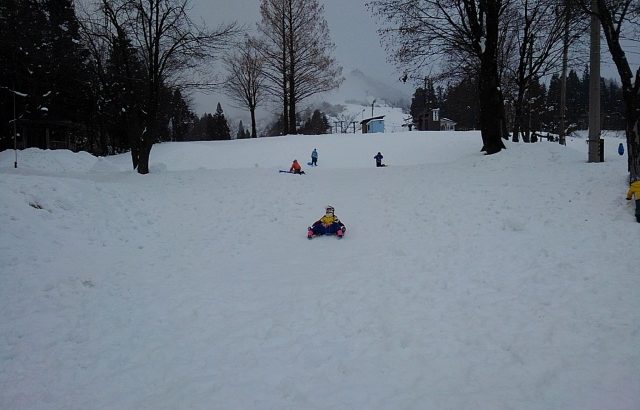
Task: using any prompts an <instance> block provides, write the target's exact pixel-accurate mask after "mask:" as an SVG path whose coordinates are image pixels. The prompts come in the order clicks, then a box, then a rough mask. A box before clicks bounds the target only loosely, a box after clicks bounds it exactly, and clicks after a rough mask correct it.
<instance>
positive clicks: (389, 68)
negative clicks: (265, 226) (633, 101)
mask: <svg viewBox="0 0 640 410" xmlns="http://www.w3.org/2000/svg"><path fill="white" fill-rule="evenodd" d="M319 1H320V3H321V4H323V5H324V18H325V19H326V20H327V23H328V25H329V30H330V35H331V38H332V40H333V42H334V43H335V45H336V49H335V54H334V56H335V57H336V59H337V60H338V62H339V64H341V65H342V66H343V68H344V73H348V72H350V71H351V70H353V69H355V68H358V69H360V70H361V71H362V72H364V73H365V74H366V75H367V76H369V77H372V78H374V79H376V80H380V81H383V82H385V83H387V84H389V85H392V86H395V85H397V86H398V87H399V88H400V87H401V85H400V83H399V81H398V78H399V77H400V73H398V72H397V71H396V70H395V68H394V67H393V65H392V64H389V63H387V61H386V55H387V53H386V52H385V50H384V48H383V47H382V46H381V45H380V38H379V36H378V34H377V32H376V28H377V26H378V22H377V21H376V20H375V18H374V17H373V16H372V15H371V12H370V11H369V10H368V9H367V8H366V6H365V3H366V2H367V1H368V0H319ZM191 4H192V6H193V10H192V15H193V16H194V17H195V19H198V18H202V20H204V22H205V23H206V24H207V25H208V26H209V27H215V26H217V25H218V24H222V23H228V22H231V21H237V22H238V23H240V24H244V25H245V26H246V27H247V28H248V29H249V31H250V32H252V33H254V34H255V32H256V23H257V22H258V21H259V19H260V12H259V4H260V0H191ZM583 41H584V48H585V50H587V49H588V41H589V40H588V36H585V38H584V40H583ZM628 51H629V54H628V57H629V60H630V63H631V65H632V68H634V67H637V64H638V63H639V62H640V51H639V49H638V45H637V44H635V45H633V47H630V49H629V50H628ZM601 55H602V66H601V74H602V76H603V77H606V78H615V79H616V80H618V82H619V77H618V74H617V71H616V70H615V67H614V65H613V63H612V62H611V59H610V56H609V51H608V49H607V47H606V44H605V43H603V44H602V47H601ZM583 67H584V66H581V67H574V68H575V69H576V70H577V71H578V73H579V74H581V73H582V69H583ZM218 68H219V69H221V68H222V67H218ZM402 88H403V89H407V88H408V87H407V86H405V87H402ZM409 94H410V93H409ZM193 100H194V105H195V106H194V107H193V108H194V110H195V111H196V112H197V113H198V114H202V113H203V112H205V111H206V112H213V111H215V104H216V103H217V102H218V101H222V102H223V109H224V110H225V112H234V111H235V112H238V111H237V110H235V109H233V108H232V107H229V105H228V103H227V104H225V102H226V101H227V100H228V99H227V98H226V97H225V96H224V95H222V94H213V95H206V96H203V95H202V94H194V96H193Z"/></svg>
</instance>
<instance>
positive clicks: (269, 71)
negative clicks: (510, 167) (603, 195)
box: [0, 0, 640, 179]
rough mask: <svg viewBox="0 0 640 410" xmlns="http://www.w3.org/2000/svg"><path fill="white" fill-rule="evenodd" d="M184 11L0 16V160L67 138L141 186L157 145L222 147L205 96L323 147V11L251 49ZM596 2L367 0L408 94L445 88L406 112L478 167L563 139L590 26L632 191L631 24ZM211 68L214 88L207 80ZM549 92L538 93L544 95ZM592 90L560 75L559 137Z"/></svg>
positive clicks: (175, 0)
mask: <svg viewBox="0 0 640 410" xmlns="http://www.w3.org/2000/svg"><path fill="white" fill-rule="evenodd" d="M189 1H190V0H145V1H142V0H96V2H95V3H96V4H97V8H96V9H94V10H90V11H85V10H80V11H79V10H77V9H76V7H75V6H76V4H75V3H74V2H73V1H72V0H6V1H3V2H2V3H0V23H1V24H0V42H2V44H0V45H1V47H0V79H1V80H0V120H1V121H2V124H4V126H2V127H0V148H7V147H10V145H11V142H12V140H13V132H15V129H16V128H18V127H20V128H21V132H27V131H28V132H29V133H31V135H30V138H32V139H33V138H34V137H37V138H41V139H44V138H46V139H47V142H49V139H55V138H56V136H57V135H58V134H64V135H65V136H66V138H67V140H68V141H71V142H72V144H71V145H73V146H75V147H76V148H77V149H84V150H87V151H89V152H92V153H96V154H100V155H108V154H112V153H119V152H126V151H129V152H131V158H132V164H133V167H134V168H135V169H137V170H138V172H140V173H143V174H144V173H147V172H148V161H149V155H150V151H151V147H152V145H153V144H154V143H155V142H158V141H165V140H174V141H180V140H194V139H227V138H231V131H230V129H229V128H230V127H229V125H228V123H227V122H226V119H225V118H224V114H223V112H222V107H221V106H220V105H219V104H218V107H217V108H216V112H215V114H204V115H203V116H201V117H198V116H197V115H195V114H194V113H193V112H192V110H191V108H190V107H189V101H188V100H187V98H185V97H184V95H185V94H186V91H188V90H191V89H203V88H205V89H206V88H209V89H211V88H214V87H215V88H218V89H222V90H224V92H225V93H227V95H228V96H229V97H230V98H231V99H232V100H233V101H234V102H235V103H236V104H237V105H238V106H239V107H241V108H246V109H247V111H249V112H250V114H251V125H250V126H249V127H248V129H247V130H246V131H245V129H244V125H243V124H242V125H241V124H238V126H237V127H236V129H237V133H235V130H234V133H235V137H239V138H243V137H247V134H248V135H249V136H251V137H257V136H258V131H257V126H256V120H255V110H256V108H257V107H258V105H259V104H265V103H267V102H270V103H272V104H276V105H278V106H279V107H280V108H279V109H278V110H277V111H279V113H278V114H277V115H276V120H275V121H274V122H273V123H272V124H271V125H270V126H269V127H265V129H266V131H265V132H264V134H266V135H282V134H295V133H305V132H311V131H310V130H314V131H313V132H318V133H319V132H321V131H323V130H324V131H323V132H326V130H327V121H326V116H324V115H323V114H322V113H318V114H315V113H312V112H311V111H308V112H307V113H301V109H300V107H301V103H302V102H304V101H305V99H307V98H308V97H310V96H312V95H314V94H316V93H319V92H323V91H328V90H331V89H333V88H335V87H337V86H339V84H340V83H341V82H342V81H343V78H342V76H341V71H342V68H341V67H340V66H339V65H338V64H337V62H336V61H335V59H334V58H333V56H332V52H333V50H334V48H335V46H334V44H333V43H332V42H331V39H330V36H329V31H328V26H327V23H326V21H325V19H324V17H323V13H324V10H323V6H322V5H320V4H319V2H318V1H317V0H260V4H259V5H260V21H259V22H258V24H257V28H258V30H257V34H256V35H255V36H249V35H246V34H245V36H244V37H242V38H241V34H242V33H243V31H244V30H243V28H241V27H238V26H237V25H236V23H234V22H231V23H228V24H222V25H220V26H218V27H216V28H214V29H209V28H207V27H206V26H203V25H198V24H196V23H195V22H194V21H193V20H192V19H191V18H190V16H189V14H188V10H189V6H190V3H189ZM596 2H597V5H598V8H597V9H595V10H592V9H591V2H590V1H589V2H587V1H586V0H573V1H572V2H564V3H562V4H559V3H557V2H551V1H549V0H482V1H480V0H461V1H460V2H459V4H458V5H457V6H456V4H457V3H456V4H453V3H451V2H448V1H446V0H418V1H412V2H395V1H393V0H373V1H370V2H369V3H368V8H369V9H370V10H371V11H372V12H373V13H374V15H376V16H378V17H379V18H380V20H381V24H380V29H379V32H380V34H381V37H382V39H383V42H384V43H385V44H386V45H387V49H388V51H389V54H390V58H392V59H393V60H394V61H395V62H396V64H397V66H398V68H400V69H401V70H404V72H405V73H406V74H405V75H404V80H405V81H406V80H407V78H412V79H413V80H414V81H416V82H417V83H421V81H422V79H423V78H425V76H424V73H425V72H429V73H432V72H433V71H434V70H435V71H436V73H435V74H429V76H428V77H429V78H430V79H434V78H435V79H437V80H438V83H439V84H444V83H447V82H448V84H449V85H448V86H447V87H446V88H444V89H443V88H436V89H432V84H431V83H430V84H429V87H426V85H427V83H426V82H425V87H419V88H418V89H417V90H416V93H415V94H414V99H413V104H412V107H411V110H412V112H413V113H416V112H418V111H419V110H420V108H422V109H423V110H424V109H426V108H427V107H428V106H429V105H430V104H437V105H439V106H440V107H441V109H442V112H441V113H442V115H443V116H444V115H446V116H450V117H452V118H453V119H455V120H456V121H457V122H458V123H459V126H460V127H461V128H479V129H480V130H481V131H482V144H483V147H482V149H483V151H485V152H486V153H487V154H492V153H495V152H498V151H500V150H501V149H503V148H504V144H503V143H502V141H501V140H502V139H504V138H509V137H511V138H513V139H514V140H516V141H517V140H519V138H522V139H523V140H524V141H525V142H526V141H528V139H529V133H530V131H531V129H532V128H533V129H548V130H554V129H558V128H559V129H560V130H561V131H564V130H565V129H566V128H568V127H567V125H566V124H565V125H564V127H563V126H562V125H561V124H560V123H559V119H558V112H562V110H563V107H559V105H560V102H559V98H558V88H559V76H558V74H557V73H558V72H559V67H562V71H563V72H567V71H568V70H566V66H567V64H566V58H565V59H564V60H563V58H562V56H566V55H567V52H568V50H569V49H570V47H573V46H575V45H577V44H579V43H578V40H579V39H582V38H584V35H585V31H586V25H585V24H584V23H585V21H587V20H588V19H585V16H589V15H591V16H595V17H597V18H598V20H599V21H600V23H601V25H602V28H603V34H604V38H605V40H606V41H607V46H608V49H609V51H610V53H611V56H612V58H613V60H614V64H615V65H616V68H617V70H618V73H619V74H620V82H621V85H620V86H618V85H617V84H618V83H617V82H616V81H609V80H607V81H602V84H603V88H602V89H603V92H602V94H603V98H604V100H603V101H604V103H603V107H605V109H604V110H603V119H604V127H605V128H606V127H619V126H622V125H624V128H625V130H626V133H627V144H628V153H629V171H630V173H631V176H632V178H634V179H638V178H640V155H638V154H639V147H640V143H639V141H638V138H639V136H638V119H639V118H640V92H639V91H640V71H638V72H636V74H635V77H634V73H633V72H632V71H631V69H630V66H629V63H628V61H627V59H626V56H625V54H624V50H623V48H622V46H621V42H620V40H621V38H624V36H625V33H626V30H627V29H628V28H629V27H631V28H633V27H634V25H633V24H629V23H634V22H638V19H640V8H638V7H636V6H637V5H635V3H634V1H633V0H616V1H613V0H596ZM78 15H79V16H80V17H78ZM626 35H627V37H629V34H626ZM583 43H584V42H583ZM443 57H444V58H443ZM442 61H444V62H445V63H444V64H443V63H442ZM436 62H438V63H437V64H436ZM218 63H219V64H218ZM219 65H221V66H223V67H224V68H225V69H226V72H227V75H226V76H225V77H224V78H223V79H217V78H216V77H215V76H214V75H213V74H212V72H211V71H210V70H206V68H207V67H212V66H216V67H217V66H219ZM549 77H550V78H551V81H550V83H549V85H548V86H547V85H545V84H542V83H541V82H540V79H541V78H549ZM444 80H446V81H444ZM586 84H588V72H583V73H582V76H581V77H579V76H578V74H577V73H576V72H575V71H573V70H571V71H568V75H567V95H568V100H567V104H566V108H564V110H565V111H564V114H565V115H564V116H562V119H563V121H564V120H566V121H567V123H568V124H572V125H574V126H578V127H581V126H583V123H584V121H585V119H584V112H585V111H586V110H585V106H586V91H585V88H586ZM559 108H560V109H559ZM14 110H15V113H14ZM314 116H315V119H314ZM14 117H15V118H16V119H17V120H15V121H14ZM322 117H325V118H324V120H323V119H322ZM305 121H306V122H305ZM621 121H624V124H622V123H621ZM312 122H313V124H314V125H312ZM14 127H15V128H14ZM44 129H46V130H47V131H46V133H45V132H44V131H43V130H44ZM35 134H38V135H35ZM22 137H24V135H22ZM37 138H36V139H37Z"/></svg>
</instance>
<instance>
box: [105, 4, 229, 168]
mask: <svg viewBox="0 0 640 410" xmlns="http://www.w3.org/2000/svg"><path fill="white" fill-rule="evenodd" d="M101 9H102V12H103V14H104V16H105V17H106V18H107V20H108V22H109V23H110V25H111V27H112V29H113V31H114V32H116V33H118V34H119V36H120V37H121V38H126V39H128V40H129V41H131V43H132V45H133V47H134V48H135V50H137V52H138V53H139V57H140V58H141V60H142V62H143V65H144V67H145V78H144V82H145V89H146V91H145V95H144V102H145V103H144V107H142V108H141V113H140V115H141V118H142V121H143V124H144V128H143V131H142V132H141V133H139V135H138V136H137V137H136V138H135V140H134V141H132V142H133V144H132V145H131V156H132V162H133V167H134V169H136V168H137V170H138V172H139V173H140V174H147V173H149V155H150V153H151V147H152V146H153V143H154V142H155V139H156V138H157V133H158V129H159V123H158V113H159V104H160V90H161V87H162V86H164V85H168V84H172V83H182V84H185V85H191V86H195V87H197V86H202V85H203V84H201V83H193V82H191V83H189V81H187V80H185V79H184V78H182V77H181V75H182V74H183V73H185V72H188V71H189V70H191V69H195V68H197V67H198V66H199V65H200V64H201V63H202V62H204V61H206V60H208V59H211V58H213V57H214V56H215V55H217V53H218V52H220V51H221V50H223V49H224V48H225V47H226V46H227V44H228V41H229V40H231V38H232V37H233V36H235V35H236V34H237V33H238V29H237V26H236V24H235V23H230V24H226V25H222V26H219V27H218V28H216V29H215V30H209V29H207V28H206V27H204V26H199V25H197V24H195V23H194V22H193V21H192V20H191V19H190V18H189V15H188V11H189V0H102V3H101Z"/></svg>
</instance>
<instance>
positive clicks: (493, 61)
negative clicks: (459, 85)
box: [479, 0, 505, 155]
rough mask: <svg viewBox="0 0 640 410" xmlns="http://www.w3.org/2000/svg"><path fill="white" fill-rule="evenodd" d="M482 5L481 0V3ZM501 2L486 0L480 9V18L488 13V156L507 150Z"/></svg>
mask: <svg viewBox="0 0 640 410" xmlns="http://www.w3.org/2000/svg"><path fill="white" fill-rule="evenodd" d="M481 4H482V3H481ZM500 7H501V2H500V1H499V0H486V1H485V2H484V4H483V8H484V10H483V9H481V10H480V19H481V20H482V14H483V13H484V14H485V21H486V38H485V44H484V51H483V52H482V54H481V57H480V79H479V97H480V130H481V133H482V144H483V151H485V152H486V154H487V155H491V154H495V153H497V152H500V151H501V150H503V149H505V146H504V143H503V142H502V131H503V129H502V122H503V120H504V100H503V99H502V92H501V91H500V76H499V75H498V58H497V55H498V24H499V21H498V19H499V15H500Z"/></svg>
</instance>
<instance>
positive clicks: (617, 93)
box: [410, 67, 625, 134]
mask: <svg viewBox="0 0 640 410" xmlns="http://www.w3.org/2000/svg"><path fill="white" fill-rule="evenodd" d="M589 81H590V79H589V69H588V67H585V68H584V70H583V71H582V74H580V75H578V73H577V72H576V71H575V70H573V69H571V70H569V73H568V75H567V80H566V90H567V97H566V98H567V110H566V113H565V123H566V126H567V128H568V129H569V132H571V131H573V130H585V129H587V128H588V125H589V119H588V114H589ZM426 83H427V87H426V88H425V87H424V86H423V87H418V88H416V91H415V92H414V94H413V97H412V99H411V106H410V113H411V115H412V117H413V118H414V119H416V118H419V117H420V116H421V115H422V114H423V113H424V112H425V111H427V112H428V111H430V110H431V109H434V108H439V109H440V116H441V117H446V118H450V119H452V120H454V121H456V122H457V125H456V129H458V130H471V129H479V108H478V95H477V91H476V90H477V88H478V86H477V80H476V79H473V78H465V79H462V80H461V81H459V82H455V83H453V84H451V83H449V84H447V85H445V86H434V85H433V82H432V81H429V80H427V81H426ZM560 87H561V80H560V76H559V75H558V74H553V75H552V76H551V78H550V80H549V83H548V85H547V84H545V83H542V82H540V81H539V80H538V79H533V80H532V84H531V85H530V86H529V92H528V95H527V98H526V99H525V100H524V103H525V104H524V108H525V110H524V112H525V113H526V118H525V121H524V124H523V128H522V129H521V130H522V131H524V132H525V134H526V133H530V132H533V131H543V132H549V133H554V134H558V130H559V127H560ZM506 97H507V99H506V100H505V114H506V121H507V129H508V130H510V131H513V129H514V128H515V125H514V123H515V107H514V105H513V101H512V100H510V99H509V98H508V97H509V94H508V93H506ZM600 101H601V107H600V108H601V121H600V122H601V128H602V129H603V130H623V129H624V128H625V117H624V99H623V95H622V88H621V87H620V84H619V83H618V82H617V80H615V79H605V78H601V79H600ZM421 125H422V124H421V123H420V122H416V127H417V129H421V128H420V127H421Z"/></svg>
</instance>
